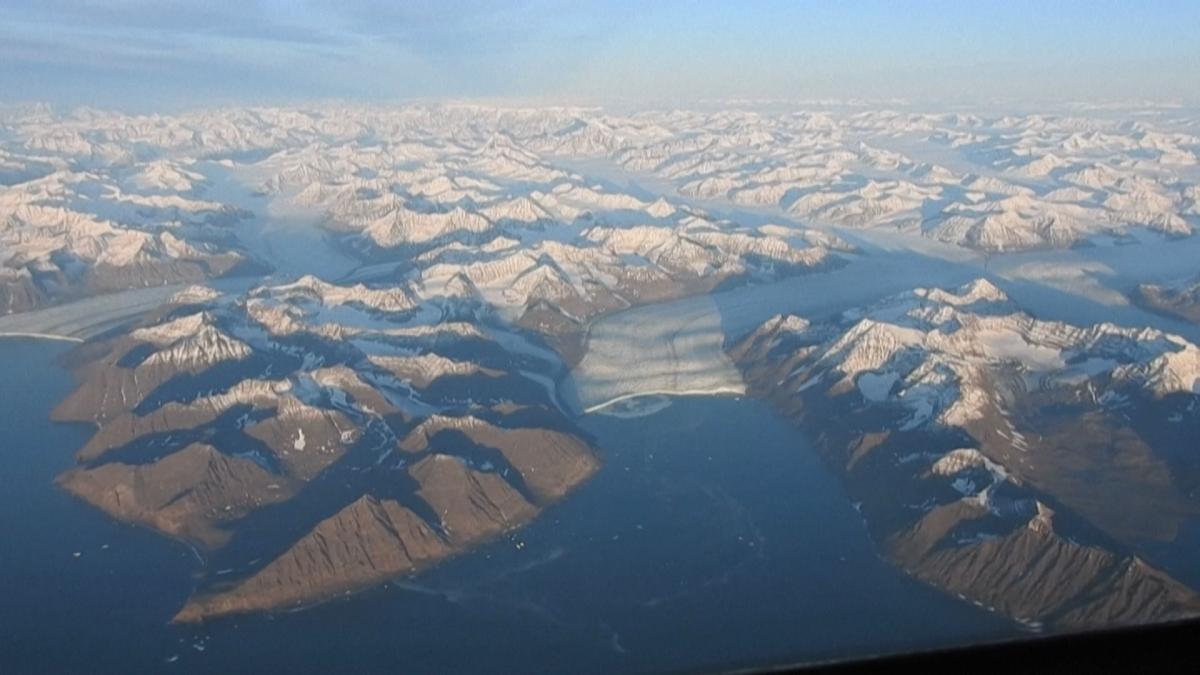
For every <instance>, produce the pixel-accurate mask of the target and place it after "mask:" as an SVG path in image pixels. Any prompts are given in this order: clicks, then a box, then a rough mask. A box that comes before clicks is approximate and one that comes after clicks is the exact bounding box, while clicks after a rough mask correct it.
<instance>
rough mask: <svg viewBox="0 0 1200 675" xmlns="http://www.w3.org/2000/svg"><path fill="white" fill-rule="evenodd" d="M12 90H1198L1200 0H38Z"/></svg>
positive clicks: (209, 93)
mask: <svg viewBox="0 0 1200 675" xmlns="http://www.w3.org/2000/svg"><path fill="white" fill-rule="evenodd" d="M0 19H2V20H3V23H2V24H0V25H2V26H3V27H2V28H0V37H2V40H0V86H4V87H5V89H6V90H7V91H8V95H7V96H6V98H7V100H9V101H16V100H20V101H45V102H48V103H52V104H55V105H57V106H77V105H95V106H100V107H112V108H119V109H124V110H147V109H154V110H163V109H174V108H180V107H197V106H209V105H225V104H292V103H299V102H307V101H312V100H326V99H336V100H342V101H357V102H371V103H380V102H396V101H410V100H429V99H437V100H442V99H456V100H491V101H496V100H506V101H523V102H559V103H577V104H599V103H619V104H631V105H654V104H669V103H672V102H696V101H702V100H706V99H736V98H756V99H759V98H769V99H782V100H820V99H838V100H850V99H865V100H875V101H878V100H888V99H902V100H904V101H907V102H911V103H913V104H917V105H920V104H939V105H955V104H959V105H982V104H989V103H995V102H1001V101H1003V102H1010V103H1014V104H1029V105H1033V104H1045V103H1047V102H1064V101H1089V102H1108V101H1126V100H1151V101H1157V102H1177V103H1186V104H1191V103H1195V102H1196V101H1197V95H1198V94H1197V92H1200V49H1197V48H1196V46H1195V40H1194V37H1193V36H1191V35H1189V27H1191V26H1195V25H1198V24H1200V6H1198V5H1197V4H1195V3H1187V2H1155V3H1145V4H1138V5H1129V4H1124V3H1075V2H1067V3H1053V6H1043V3H1032V2H1009V3H992V2H987V3H970V4H964V3H946V2H929V3H921V4H920V6H917V7H902V8H898V7H894V6H889V5H888V4H886V3H876V2H869V3H853V4H840V3H829V2H794V3H786V2H747V3H700V4H699V5H695V6H693V5H691V4H688V3H680V2H664V3H656V4H655V5H654V6H653V7H643V6H641V5H640V4H638V3H629V2H613V3H608V2H606V3H597V2H584V3H569V2H558V1H555V0H524V1H522V2H517V3H503V4H498V3H487V2H479V1H474V0H472V1H467V2H449V3H438V2H425V1H422V2H412V3H403V5H402V6H394V5H392V4H391V3H382V2H370V1H358V2H347V3H332V2H326V1H325V0H313V1H308V2H301V3H283V2H269V1H268V2H238V3H233V2H214V3H207V4H206V5H204V6H196V5H190V4H188V3H179V2H158V3H153V2H144V1H142V0H134V1H130V2H113V3H92V2H70V1H55V2H31V1H26V0H17V1H16V2H10V3H6V5H5V6H4V7H0Z"/></svg>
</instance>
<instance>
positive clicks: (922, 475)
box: [729, 324, 1200, 629]
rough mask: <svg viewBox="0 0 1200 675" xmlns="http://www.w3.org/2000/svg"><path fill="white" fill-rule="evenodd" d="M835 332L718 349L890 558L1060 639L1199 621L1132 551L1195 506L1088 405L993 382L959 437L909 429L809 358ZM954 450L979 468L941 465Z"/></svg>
mask: <svg viewBox="0 0 1200 675" xmlns="http://www.w3.org/2000/svg"><path fill="white" fill-rule="evenodd" d="M836 335H837V334H836V333H831V332H830V331H829V330H826V327H824V326H816V327H812V328H811V329H806V330H804V331H802V333H800V334H797V333H795V332H793V331H790V330H788V329H786V328H784V327H783V326H782V325H781V324H776V325H770V324H767V325H764V327H763V328H762V329H760V330H759V331H756V332H755V333H753V334H751V335H750V336H748V337H747V338H745V339H744V340H742V341H741V342H739V343H738V344H736V345H734V346H733V347H732V348H731V349H730V351H729V353H730V355H731V357H733V359H734V360H735V362H736V363H737V364H738V366H739V367H740V368H741V369H742V371H743V373H744V374H745V376H746V380H747V382H748V384H749V385H750V391H751V393H752V394H754V395H758V396H762V397H764V398H766V399H768V400H770V401H771V402H772V404H773V405H774V406H775V407H776V409H777V410H779V411H780V412H781V413H782V414H783V415H785V416H786V417H788V418H789V419H791V420H793V421H794V422H796V423H797V424H798V425H800V426H802V427H803V428H805V429H806V430H807V431H808V433H809V434H810V436H811V437H812V438H813V441H814V443H815V446H816V448H817V450H818V451H819V452H820V453H821V454H822V456H823V458H824V459H825V460H826V462H827V463H828V464H829V465H830V466H831V467H832V468H833V469H834V470H836V471H837V472H838V473H839V474H840V475H841V476H842V477H843V480H844V482H845V485H846V489H847V492H848V493H849V496H850V498H851V499H852V500H854V501H855V502H856V503H857V504H858V506H859V509H860V512H861V513H862V514H863V516H864V518H865V522H866V526H867V529H868V531H869V532H870V534H871V536H872V538H873V539H874V540H875V541H876V542H877V544H878V545H879V546H880V549H881V551H882V552H883V554H884V555H885V556H886V557H887V558H888V559H889V560H891V561H892V562H893V563H895V564H896V565H897V566H899V567H901V568H903V569H904V570H906V571H907V572H908V573H910V574H912V575H913V576H914V577H916V578H918V579H920V580H922V581H924V582H926V583H928V584H930V585H932V586H934V587H937V588H940V589H942V590H944V591H946V592H948V593H953V594H955V595H957V596H959V597H962V598H965V599H967V600H970V601H972V602H975V603H978V604H981V605H984V606H987V607H991V608H994V609H995V610H997V611H999V612H1002V613H1003V614H1005V615H1008V616H1010V617H1012V618H1014V619H1020V620H1023V621H1028V622H1035V623H1039V624H1045V625H1047V626H1050V627H1052V628H1056V629H1081V628H1097V627H1107V626H1112V625H1121V624H1135V623H1146V622H1155V621H1165V620H1172V619H1177V618H1182V617H1187V616H1195V615H1197V614H1200V597H1198V596H1197V594H1196V591H1195V590H1194V589H1191V588H1188V587H1187V586H1185V585H1184V584H1182V583H1180V582H1178V581H1176V580H1174V579H1172V578H1171V577H1170V576H1169V575H1168V574H1166V573H1164V572H1163V571H1161V570H1159V569H1156V568H1155V567H1154V566H1152V565H1151V564H1149V563H1147V562H1146V561H1145V560H1144V559H1143V558H1142V557H1139V555H1137V553H1136V551H1137V550H1139V546H1140V545H1141V544H1142V543H1143V542H1146V541H1149V540H1167V541H1169V540H1170V539H1172V538H1173V537H1174V533H1175V528H1176V526H1177V524H1178V523H1179V522H1182V519H1183V518H1184V517H1185V516H1186V515H1187V514H1189V513H1192V514H1194V513H1195V512H1196V503H1195V500H1194V499H1191V498H1189V497H1187V496H1186V495H1184V494H1182V493H1181V492H1180V490H1179V489H1178V487H1177V482H1176V481H1175V480H1174V474H1172V472H1171V471H1170V467H1169V466H1168V465H1167V463H1165V462H1164V461H1163V459H1162V457H1160V456H1159V455H1158V454H1157V453H1156V452H1154V451H1153V449H1152V448H1150V447H1149V446H1148V445H1147V443H1146V441H1145V439H1144V438H1142V437H1141V436H1140V435H1139V434H1138V433H1137V432H1136V430H1135V429H1133V428H1132V427H1130V426H1129V425H1128V423H1127V422H1124V421H1122V420H1123V419H1124V418H1123V417H1121V416H1112V415H1109V414H1107V413H1105V412H1104V411H1103V410H1102V409H1100V408H1099V407H1097V406H1096V404H1094V403H1092V401H1093V396H1092V395H1091V394H1089V396H1088V397H1087V398H1086V402H1087V403H1088V404H1089V405H1091V406H1092V408H1091V409H1083V408H1064V406H1065V405H1066V404H1067V403H1068V402H1069V403H1071V405H1077V406H1083V405H1084V403H1083V402H1081V401H1080V400H1077V398H1078V397H1074V396H1073V395H1072V393H1071V392H1072V390H1071V389H1070V388H1062V389H1055V390H1054V391H1052V392H1051V391H1027V390H1026V389H1025V388H1024V387H1022V386H1018V384H1016V382H1015V379H1016V378H1014V377H1013V376H1012V374H1011V373H1007V372H1004V371H1003V370H1000V371H996V372H993V373H992V374H991V375H990V377H991V380H990V381H981V382H980V383H976V384H979V385H981V386H985V387H992V388H993V389H994V391H996V392H997V393H996V395H995V396H994V397H993V400H992V402H991V403H989V404H987V405H984V406H983V407H982V408H981V410H982V416H981V417H980V418H979V419H976V420H974V421H972V422H971V423H969V424H967V425H966V426H965V428H947V427H941V426H938V425H931V426H923V427H918V428H915V429H908V430H905V429H903V428H902V427H903V426H904V425H903V424H902V423H903V422H904V420H905V419H906V418H907V417H908V416H909V415H910V414H911V413H910V411H909V410H907V409H905V408H902V407H901V406H898V405H893V404H889V403H887V402H878V403H877V402H872V401H868V400H866V399H865V397H864V396H863V395H862V394H860V393H859V391H858V389H857V388H856V387H854V386H849V387H847V386H844V382H843V381H841V379H840V377H841V376H840V375H839V374H837V373H836V372H832V373H831V372H830V371H829V370H827V369H828V368H829V366H828V365H825V364H823V363H822V362H820V361H819V356H820V355H821V354H823V353H824V352H822V351H820V350H819V349H817V348H816V346H817V344H818V343H823V342H825V341H827V340H829V339H830V338H831V337H836ZM1094 393H1095V392H1093V394H1094ZM996 401H1006V402H1007V403H1005V404H1004V406H1003V407H1001V405H1000V404H998V403H996ZM1142 403H1143V404H1144V406H1146V407H1152V406H1154V405H1158V404H1157V403H1156V402H1154V401H1152V400H1145V401H1142ZM955 448H971V449H972V450H969V451H968V452H975V453H977V454H976V455H974V456H973V457H975V459H972V460H971V461H970V462H963V461H959V462H958V463H954V462H946V461H944V460H945V458H946V457H948V456H949V454H950V452H951V451H952V450H954V449H955ZM956 452H958V451H956ZM960 456H962V457H965V456H970V455H960ZM939 462H941V463H940V464H939ZM986 462H992V463H993V465H992V466H994V467H1002V468H993V469H989V468H987V465H986ZM998 471H1002V472H1003V473H1002V474H997V473H996V472H998ZM1049 505H1053V506H1052V507H1051V506H1049ZM1055 511H1058V512H1060V514H1061V517H1060V515H1055V513H1054V512H1055Z"/></svg>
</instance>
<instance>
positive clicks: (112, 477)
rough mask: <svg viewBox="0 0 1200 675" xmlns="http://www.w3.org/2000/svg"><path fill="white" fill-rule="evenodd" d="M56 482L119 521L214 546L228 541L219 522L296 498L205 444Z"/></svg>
mask: <svg viewBox="0 0 1200 675" xmlns="http://www.w3.org/2000/svg"><path fill="white" fill-rule="evenodd" d="M58 482H59V484H60V485H62V486H63V487H64V488H66V489H67V490H68V491H69V492H71V493H72V494H74V495H76V496H77V497H79V498H81V499H83V500H85V501H87V502H89V503H91V504H93V505H95V506H97V507H99V508H100V509H103V510H104V511H105V512H107V513H109V514H111V515H112V516H113V517H115V518H118V519H120V520H126V521H130V522H135V523H140V524H143V525H146V526H149V527H151V528H154V529H156V530H159V531H161V532H165V533H167V534H169V535H172V536H176V537H180V538H183V539H188V540H191V541H193V542H195V543H198V544H201V545H203V546H206V547H210V548H215V547H218V546H220V545H222V544H223V543H224V542H225V540H226V539H227V537H228V534H227V533H226V532H223V531H222V530H220V529H219V527H218V525H219V524H221V523H223V522H228V521H232V520H236V519H237V518H239V517H241V516H243V515H245V514H246V513H248V512H249V511H252V510H254V509H256V508H259V507H261V506H263V505H264V504H269V503H273V502H277V501H282V500H285V499H287V498H289V497H290V496H291V494H292V483H291V482H290V481H288V480H286V479H284V478H281V477H279V476H275V475H272V474H271V473H270V472H268V471H266V470H264V469H263V468H262V467H260V466H258V465H257V464H255V463H254V462H252V461H250V460H248V459H239V458H236V457H229V456H228V455H224V454H222V453H220V452H218V451H217V450H214V449H213V448H212V447H211V446H208V445H202V444H194V445H190V446H188V447H186V448H184V449H183V450H180V451H178V452H176V453H173V454H170V455H167V456H166V457H164V458H162V459H160V460H158V461H157V462H154V463H151V464H146V465H140V466H135V465H128V464H115V463H114V464H104V465H102V466H98V467H95V468H92V469H82V468H80V469H73V470H71V471H68V472H67V473H65V474H63V475H62V476H60V477H59V480H58Z"/></svg>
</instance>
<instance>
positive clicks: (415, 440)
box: [400, 417, 599, 502]
mask: <svg viewBox="0 0 1200 675" xmlns="http://www.w3.org/2000/svg"><path fill="white" fill-rule="evenodd" d="M444 432H460V433H462V434H464V435H465V436H466V437H467V438H469V439H470V440H471V442H473V443H475V444H477V445H480V446H484V447H487V448H494V449H496V450H499V451H500V453H501V454H502V455H504V458H505V459H506V460H508V462H509V463H510V464H512V466H513V468H515V469H516V470H517V471H518V472H519V473H520V474H521V478H522V479H523V480H524V481H525V484H526V485H528V486H529V488H530V490H532V491H533V493H534V495H535V496H536V497H537V498H538V500H540V501H542V502H548V501H554V500H556V499H559V498H561V497H562V496H563V495H565V494H566V493H567V492H569V491H570V490H571V489H572V488H574V487H575V486H576V485H578V484H580V483H582V482H583V481H585V480H587V479H588V478H589V477H590V476H591V475H592V474H593V473H594V472H595V471H596V469H597V468H598V467H599V464H598V463H597V461H596V458H595V456H594V455H593V454H592V452H591V450H590V449H589V448H588V446H587V445H586V444H585V443H583V442H582V441H580V440H579V439H577V438H575V437H573V436H570V435H567V434H564V433H561V432H557V431H553V430H550V429H530V428H518V429H505V428H502V427H498V426H495V425H493V424H489V423H488V422H485V421H483V420H481V419H478V418H475V417H431V418H430V419H428V420H426V421H425V422H423V423H421V424H420V425H419V426H418V427H417V428H416V429H414V430H413V431H412V432H411V433H410V434H409V435H408V436H407V437H405V439H404V440H403V441H402V442H401V443H400V447H401V448H402V449H403V450H406V451H408V452H423V451H426V450H428V449H430V447H431V445H434V444H435V439H436V437H437V436H438V435H439V434H441V433H444Z"/></svg>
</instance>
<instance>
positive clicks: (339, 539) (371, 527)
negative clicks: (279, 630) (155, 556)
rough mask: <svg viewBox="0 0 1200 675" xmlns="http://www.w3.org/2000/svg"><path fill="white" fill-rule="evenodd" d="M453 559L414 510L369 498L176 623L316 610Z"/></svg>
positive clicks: (193, 603)
mask: <svg viewBox="0 0 1200 675" xmlns="http://www.w3.org/2000/svg"><path fill="white" fill-rule="evenodd" d="M450 553H451V548H450V545H449V544H447V543H446V541H445V540H444V539H443V538H442V536H441V535H440V534H438V533H437V532H436V531H435V530H434V529H433V528H432V527H430V526H429V524H428V523H426V522H425V521H424V520H422V519H421V518H420V517H419V516H417V515H416V514H415V513H413V512H412V511H410V510H409V509H406V508H404V507H403V506H401V505H400V504H398V503H396V502H394V501H391V500H379V499H376V498H374V497H370V496H364V497H361V498H359V499H358V500H357V501H355V502H354V503H353V504H351V505H349V506H347V507H346V508H344V509H342V510H341V511H339V512H338V513H337V514H335V515H334V516H332V517H330V518H327V519H326V520H323V521H321V523H320V524H319V525H317V527H316V528H315V529H313V531H312V532H309V533H308V534H307V535H305V536H304V537H303V538H302V539H300V540H299V541H298V542H296V544H295V545H294V546H292V547H291V548H290V549H289V550H288V551H287V552H286V553H285V554H284V555H282V556H280V557H279V558H277V559H275V560H273V561H271V562H270V563H269V564H268V565H267V566H266V567H264V568H263V569H262V570H261V571H259V572H258V573H257V574H255V575H254V576H252V577H250V578H249V579H246V580H245V581H243V582H241V583H239V584H236V585H234V586H232V587H230V588H226V589H221V590H215V592H213V593H210V594H206V595H199V596H196V597H194V598H192V599H190V600H189V601H188V603H187V604H186V605H184V607H183V609H181V610H180V611H179V613H178V614H176V616H175V619H174V620H175V621H178V622H192V621H199V620H201V619H205V618H210V617H214V616H220V615H224V614H234V613H242V612H254V611H264V610H271V609H278V608H280V607H286V606H292V605H300V604H304V603H306V602H315V601H319V600H322V599H324V598H327V597H329V596H331V595H334V594H337V593H342V592H345V591H347V590H354V589H359V588H364V587H368V586H373V585H376V584H379V583H382V582H384V581H386V580H388V579H392V578H395V577H397V576H401V575H404V574H410V573H412V572H414V571H416V570H418V569H420V568H422V567H424V566H426V565H429V564H431V563H433V562H435V561H437V560H440V559H442V558H444V557H446V556H447V555H449V554H450Z"/></svg>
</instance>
